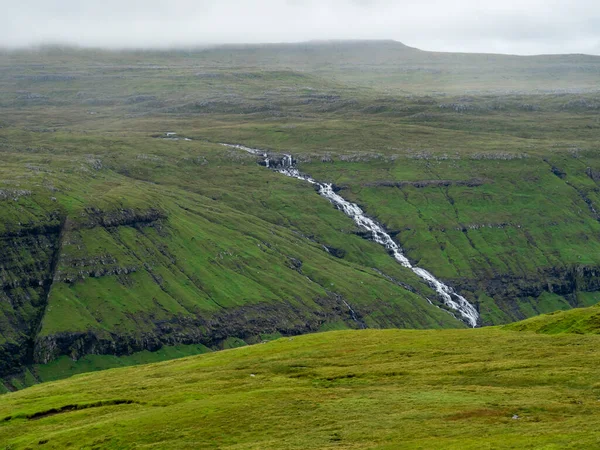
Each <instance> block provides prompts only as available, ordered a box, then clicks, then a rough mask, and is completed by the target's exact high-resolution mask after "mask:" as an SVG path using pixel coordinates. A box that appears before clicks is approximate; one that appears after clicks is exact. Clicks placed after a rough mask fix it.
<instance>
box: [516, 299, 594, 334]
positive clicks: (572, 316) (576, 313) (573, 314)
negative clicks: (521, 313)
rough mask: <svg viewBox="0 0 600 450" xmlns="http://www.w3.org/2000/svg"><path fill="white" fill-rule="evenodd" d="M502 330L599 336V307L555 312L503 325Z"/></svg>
mask: <svg viewBox="0 0 600 450" xmlns="http://www.w3.org/2000/svg"><path fill="white" fill-rule="evenodd" d="M504 328H506V329H508V330H515V331H534V332H536V333H545V334H562V333H566V334H600V306H598V305H596V306H593V307H591V308H579V309H574V310H570V311H556V312H553V313H550V314H543V315H541V316H537V317H533V318H531V319H528V320H524V321H522V322H517V323H513V324H510V325H505V327H504Z"/></svg>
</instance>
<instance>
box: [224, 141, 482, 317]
mask: <svg viewBox="0 0 600 450" xmlns="http://www.w3.org/2000/svg"><path fill="white" fill-rule="evenodd" d="M221 145H224V146H226V147H230V148H236V149H238V150H243V151H245V152H248V153H251V154H253V155H257V156H260V157H262V158H263V163H264V165H265V166H266V167H268V168H270V169H272V170H275V171H276V172H279V173H281V174H283V175H286V176H288V177H292V178H297V179H299V180H303V181H306V182H308V183H310V184H313V185H315V186H316V187H317V188H318V192H319V195H321V196H322V197H325V198H326V199H327V200H329V201H330V202H331V203H332V204H333V205H334V206H335V207H336V208H337V209H339V210H341V211H342V212H344V214H346V215H347V216H348V217H350V218H351V219H352V220H354V222H355V223H356V225H357V226H358V227H359V228H360V229H362V230H366V231H368V232H370V234H371V240H372V241H374V242H377V243H378V244H380V245H382V246H384V247H385V248H386V250H387V251H388V253H389V254H390V255H391V256H392V257H393V258H394V259H395V260H396V261H397V262H398V263H399V264H401V265H402V266H404V267H406V268H408V269H410V270H412V271H413V272H414V273H415V274H416V275H417V276H419V277H420V278H421V279H423V280H424V281H425V282H427V284H428V285H429V286H430V287H431V288H433V289H434V290H435V291H436V292H437V294H438V296H439V298H440V300H441V301H442V303H444V305H446V306H447V307H448V308H450V309H452V310H454V311H456V312H457V313H459V314H460V316H461V318H462V320H463V321H464V322H466V323H467V324H468V325H470V326H471V327H473V328H475V327H476V326H477V323H478V321H479V313H478V312H477V310H476V309H475V307H474V306H473V305H472V304H470V303H469V302H468V301H467V299H465V298H464V297H463V296H462V295H460V294H458V293H456V292H455V291H454V289H452V288H451V287H450V286H448V285H446V284H444V283H443V282H442V281H440V280H438V279H437V278H436V277H434V276H433V275H432V274H431V273H430V272H428V271H427V270H425V269H423V268H421V267H417V266H414V265H413V264H411V262H410V261H409V260H408V258H407V257H406V256H404V254H402V249H401V248H400V246H399V245H398V244H396V243H395V242H394V240H393V239H392V237H391V236H390V235H389V233H387V232H386V231H385V228H384V227H383V226H382V225H380V224H379V223H377V222H376V221H375V220H373V219H371V218H370V217H368V216H367V215H366V214H365V213H364V211H363V210H362V209H361V208H360V207H359V206H358V205H357V204H356V203H351V202H349V201H347V200H345V199H344V198H343V197H342V196H340V195H339V194H337V193H336V192H335V191H334V189H333V185H332V184H331V183H319V182H317V181H315V180H314V179H312V178H311V177H309V176H308V175H305V174H303V173H301V172H300V171H299V170H298V169H297V168H296V165H295V163H294V159H293V158H292V155H287V154H286V155H284V156H283V158H282V159H281V160H273V159H271V158H269V154H268V153H267V152H266V151H264V150H259V149H255V148H249V147H245V146H243V145H237V144H221Z"/></svg>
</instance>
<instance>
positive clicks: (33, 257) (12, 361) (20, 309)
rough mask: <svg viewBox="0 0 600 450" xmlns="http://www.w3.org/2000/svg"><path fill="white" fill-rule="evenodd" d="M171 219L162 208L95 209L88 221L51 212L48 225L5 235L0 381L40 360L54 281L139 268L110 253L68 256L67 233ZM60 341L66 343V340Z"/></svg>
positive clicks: (1, 242)
mask: <svg viewBox="0 0 600 450" xmlns="http://www.w3.org/2000/svg"><path fill="white" fill-rule="evenodd" d="M165 217H166V216H165V214H164V213H162V212H160V211H158V210H156V209H149V210H144V211H135V210H130V209H122V210H116V211H109V212H104V211H100V210H98V209H94V208H90V209H88V210H86V216H85V217H84V218H83V220H79V221H77V222H75V221H72V220H68V219H65V218H61V217H60V215H59V214H58V213H51V214H49V216H48V218H47V221H46V222H41V223H38V224H35V225H28V224H24V225H21V226H19V227H15V228H10V229H9V231H6V232H5V233H4V234H2V235H0V287H1V290H0V307H2V312H3V314H2V315H0V317H1V320H2V322H1V323H0V331H1V334H0V338H1V339H0V377H4V376H6V375H9V374H12V373H15V372H18V371H19V370H21V369H22V367H23V366H25V365H28V364H32V363H33V362H34V361H37V359H36V358H35V356H34V354H35V353H36V352H37V350H34V343H35V342H36V339H37V338H36V336H37V334H38V333H39V330H40V325H41V321H42V318H43V316H44V312H45V309H46V305H47V302H48V296H49V293H50V289H51V287H52V285H53V283H57V282H68V283H72V282H75V281H77V280H80V279H84V278H87V277H101V276H107V275H123V274H128V273H132V272H135V271H136V270H137V269H138V268H137V267H135V266H121V265H119V264H118V262H117V261H116V260H115V259H114V258H113V257H112V256H111V255H108V254H107V255H105V256H100V257H89V258H86V257H83V258H81V257H80V258H78V257H70V256H68V255H64V254H62V253H61V246H62V238H63V237H64V235H65V233H69V232H73V231H74V230H77V229H81V228H94V227H104V228H114V227H118V226H146V225H148V224H152V223H154V222H156V221H158V220H159V219H162V218H165ZM88 340H89V339H88ZM56 342H57V343H60V342H61V341H60V338H58V339H57V340H56ZM76 342H84V343H85V342H87V340H85V339H84V340H83V341H76ZM84 343H79V344H77V343H76V344H74V345H76V347H77V348H79V349H80V351H83V350H85V349H86V348H88V344H84ZM56 345H58V344H56ZM147 347H151V345H150V346H147ZM56 348H57V349H58V348H60V345H58V346H57V347H56ZM82 354H84V353H82Z"/></svg>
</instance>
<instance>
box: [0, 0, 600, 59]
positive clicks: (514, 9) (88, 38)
mask: <svg viewBox="0 0 600 450" xmlns="http://www.w3.org/2000/svg"><path fill="white" fill-rule="evenodd" d="M2 3H3V4H2V10H3V13H2V15H0V46H2V47H22V46H29V45H40V44H42V45H43V44H75V45H82V46H102V47H111V48H132V47H134V48H136V47H162V48H164V47H172V46H196V45H203V44H217V43H242V42H243V43H262V42H297V41H305V40H311V39H395V40H399V41H402V42H404V43H405V44H407V45H411V46H414V47H418V48H422V49H425V50H439V51H467V52H474V51H476V52H500V53H516V54H537V53H595V54H600V3H599V2H598V1H596V0H570V1H567V0H502V1H499V0H483V1H481V0H457V1H453V2H447V1H443V0H402V1H393V0H285V1H280V0H261V1H253V0H171V1H166V0H143V1H142V0H131V1H123V0H105V1H102V2H98V1H91V0H83V1H81V0H22V1H20V2H9V1H6V0H4V1H3V2H2Z"/></svg>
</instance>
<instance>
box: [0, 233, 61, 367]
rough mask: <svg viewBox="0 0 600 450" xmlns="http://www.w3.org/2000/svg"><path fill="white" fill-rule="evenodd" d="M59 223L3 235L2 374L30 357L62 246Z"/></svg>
mask: <svg viewBox="0 0 600 450" xmlns="http://www.w3.org/2000/svg"><path fill="white" fill-rule="evenodd" d="M59 235H60V227H59V226H57V225H54V224H52V223H50V224H46V225H45V226H39V227H33V228H25V227H24V228H22V229H20V230H14V231H11V232H8V233H5V234H4V235H2V236H0V287H1V290H0V307H1V308H2V315H1V316H0V317H1V320H2V322H1V323H0V332H1V333H0V338H1V339H0V377H1V376H4V375H6V374H10V373H12V372H14V371H16V370H18V369H19V368H20V367H21V366H23V365H24V364H27V363H29V362H30V361H31V354H32V350H33V338H34V336H35V334H36V333H37V330H38V327H39V323H40V321H41V318H42V316H43V314H44V309H45V305H46V301H47V296H48V292H49V290H50V286H51V284H52V275H53V271H54V267H55V264H56V258H57V254H58V248H59Z"/></svg>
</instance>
